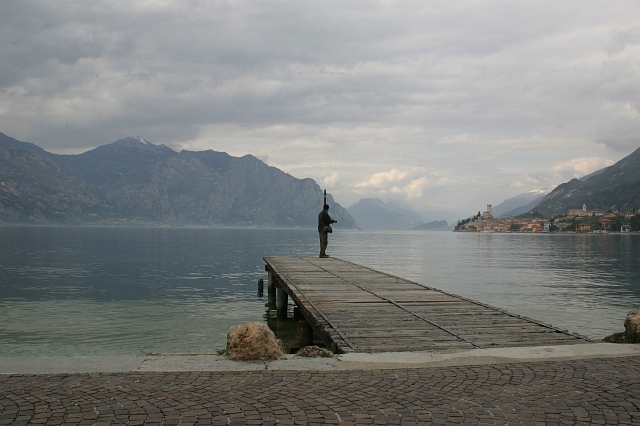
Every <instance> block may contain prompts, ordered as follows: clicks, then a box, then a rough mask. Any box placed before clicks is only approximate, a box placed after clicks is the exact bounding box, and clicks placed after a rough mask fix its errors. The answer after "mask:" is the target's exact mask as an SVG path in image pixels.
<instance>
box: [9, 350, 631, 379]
mask: <svg viewBox="0 0 640 426" xmlns="http://www.w3.org/2000/svg"><path fill="white" fill-rule="evenodd" d="M626 356H640V344H638V345H622V344H613V343H587V344H577V345H562V346H536V347H519V348H495V349H471V350H465V351H457V352H448V353H442V352H387V353H379V354H364V353H352V354H343V355H339V356H337V357H335V358H304V357H298V356H296V355H287V356H285V357H284V358H282V359H280V360H277V361H265V362H260V361H256V362H247V361H232V360H230V359H229V358H227V357H226V356H220V355H211V354H208V355H203V354H163V355H158V356H137V357H132V356H128V357H127V356H100V357H84V356H81V357H15V358H0V374H67V373H69V374H71V373H110V372H136V371H137V372H144V371H155V372H158V371H160V372H161V371H172V372H174V371H257V370H298V371H305V370H307V371H320V370H322V371H327V370H329V371H331V370H336V371H337V370H379V369H406V368H428V367H451V366H459V365H486V364H506V363H516V362H536V361H552V360H568V359H591V358H610V357H626Z"/></svg>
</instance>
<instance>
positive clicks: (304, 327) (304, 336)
mask: <svg viewBox="0 0 640 426" xmlns="http://www.w3.org/2000/svg"><path fill="white" fill-rule="evenodd" d="M297 344H298V346H299V347H301V348H304V347H305V346H311V345H313V328H311V325H309V323H308V322H307V320H304V319H303V320H300V321H298V341H297Z"/></svg>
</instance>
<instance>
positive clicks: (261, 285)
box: [258, 278, 264, 297]
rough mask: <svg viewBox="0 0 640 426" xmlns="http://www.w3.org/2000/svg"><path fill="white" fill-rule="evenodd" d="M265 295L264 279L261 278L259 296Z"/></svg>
mask: <svg viewBox="0 0 640 426" xmlns="http://www.w3.org/2000/svg"><path fill="white" fill-rule="evenodd" d="M263 295H264V280H263V279H262V278H260V279H259V280H258V297H262V296H263Z"/></svg>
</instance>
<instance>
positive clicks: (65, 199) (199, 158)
mask: <svg viewBox="0 0 640 426" xmlns="http://www.w3.org/2000/svg"><path fill="white" fill-rule="evenodd" d="M322 199H323V194H322V190H321V189H320V187H319V186H318V185H317V184H316V183H315V181H313V180H312V179H308V178H307V179H297V178H295V177H293V176H291V175H289V174H287V173H285V172H283V171H281V170H279V169H277V168H275V167H271V166H268V165H267V164H265V163H264V162H262V161H260V160H259V159H257V158H256V157H254V156H252V155H245V156H243V157H233V156H231V155H229V154H227V153H224V152H216V151H211V150H209V151H199V152H194V151H181V152H179V153H178V152H175V151H173V150H172V149H170V148H169V147H167V146H164V145H155V144H153V143H151V142H148V141H146V140H144V139H142V138H139V137H130V138H124V139H120V140H118V141H116V142H114V143H112V144H108V145H103V146H99V147H97V148H95V149H93V150H90V151H87V152H85V153H82V154H79V155H58V154H53V153H49V152H47V151H45V150H43V149H42V148H40V147H38V146H37V145H34V144H31V143H28V142H20V141H18V140H16V139H13V138H10V137H8V136H6V135H5V134H2V133H0V223H76V224H131V223H134V224H169V225H203V226H209V225H227V226H260V227H310V228H315V227H316V226H317V216H318V213H319V212H320V210H321V209H322ZM327 202H328V204H329V205H331V215H332V216H333V217H335V218H337V219H338V224H337V226H338V227H345V228H355V227H356V223H355V221H354V220H353V218H352V217H351V215H350V214H349V213H348V212H347V211H346V209H344V208H343V207H342V206H340V204H338V203H336V202H335V201H334V199H333V197H332V196H331V195H330V194H327Z"/></svg>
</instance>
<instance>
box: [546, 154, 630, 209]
mask: <svg viewBox="0 0 640 426" xmlns="http://www.w3.org/2000/svg"><path fill="white" fill-rule="evenodd" d="M599 172H600V173H597V174H595V175H594V174H593V173H592V174H591V175H589V176H587V177H588V179H586V180H580V179H572V180H570V181H569V182H567V183H563V184H562V185H558V186H557V187H556V188H555V189H554V190H553V191H551V193H549V194H548V195H547V196H546V197H545V198H544V199H543V200H542V201H541V202H540V203H539V204H538V205H537V206H536V207H535V208H534V210H536V211H537V212H539V213H541V214H542V215H544V216H546V217H550V216H552V215H554V214H564V213H566V212H567V210H569V209H580V208H582V205H583V204H586V205H587V208H588V209H589V210H599V211H607V210H610V209H611V210H621V211H631V210H632V209H637V208H638V207H640V148H638V149H637V150H635V151H634V152H632V153H631V154H629V155H628V156H626V157H625V158H623V159H622V160H620V161H618V162H617V163H615V164H614V165H612V166H609V167H606V168H605V169H604V170H602V171H599Z"/></svg>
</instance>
